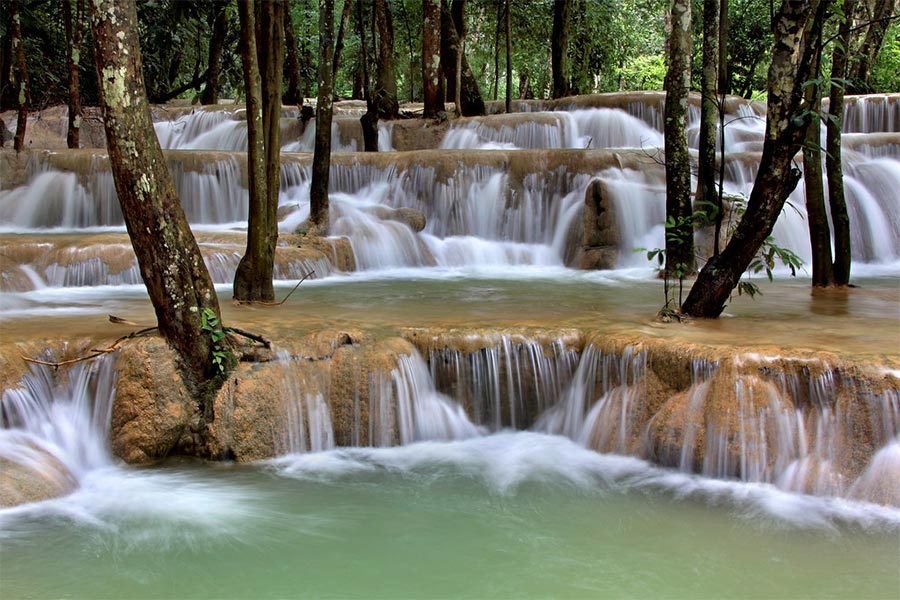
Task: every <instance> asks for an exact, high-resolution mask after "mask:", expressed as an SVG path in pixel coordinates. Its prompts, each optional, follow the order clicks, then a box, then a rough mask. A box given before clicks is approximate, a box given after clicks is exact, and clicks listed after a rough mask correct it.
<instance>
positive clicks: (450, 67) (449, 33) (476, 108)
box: [441, 0, 484, 117]
mask: <svg viewBox="0 0 900 600" xmlns="http://www.w3.org/2000/svg"><path fill="white" fill-rule="evenodd" d="M460 50H461V47H460V38H459V35H458V33H457V29H456V26H455V24H454V21H453V15H452V14H451V12H450V5H449V4H448V3H447V0H441V69H442V70H443V72H444V77H445V78H446V80H447V88H448V89H447V93H448V95H450V96H453V97H455V95H456V90H455V83H456V63H457V60H459V62H460V63H461V65H462V70H461V73H460V82H461V90H460V91H461V94H460V102H461V104H462V114H463V115H464V116H467V117H470V116H476V115H483V114H484V100H483V99H482V98H481V92H480V91H479V90H478V81H477V80H476V79H475V75H474V74H473V73H472V69H471V68H470V67H469V63H468V61H467V60H466V57H465V53H464V52H463V53H460ZM460 54H461V55H460ZM451 85H453V88H451V87H450V86H451Z"/></svg>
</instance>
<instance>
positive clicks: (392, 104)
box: [372, 0, 400, 119]
mask: <svg viewBox="0 0 900 600" xmlns="http://www.w3.org/2000/svg"><path fill="white" fill-rule="evenodd" d="M375 28H376V29H377V31H378V45H377V46H376V44H375V40H372V46H373V49H374V50H375V106H376V109H377V110H378V117H379V118H381V119H396V118H397V117H398V116H399V115H400V104H399V103H398V101H397V71H396V68H395V66H394V17H393V15H391V5H390V3H389V2H388V1H387V0H375Z"/></svg>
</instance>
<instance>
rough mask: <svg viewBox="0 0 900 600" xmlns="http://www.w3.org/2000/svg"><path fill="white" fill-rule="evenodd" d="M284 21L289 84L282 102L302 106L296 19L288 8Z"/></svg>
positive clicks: (286, 67)
mask: <svg viewBox="0 0 900 600" xmlns="http://www.w3.org/2000/svg"><path fill="white" fill-rule="evenodd" d="M283 20H284V45H285V47H286V48H287V52H286V53H285V56H286V60H285V70H286V71H287V81H288V83H287V89H286V90H285V91H284V96H282V98H281V101H282V102H283V103H285V104H287V105H289V106H300V105H301V104H303V94H301V93H300V48H299V47H298V46H297V34H296V33H295V32H294V19H293V18H292V17H291V11H290V10H288V8H287V7H286V9H285V12H284V19H283Z"/></svg>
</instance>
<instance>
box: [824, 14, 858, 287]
mask: <svg viewBox="0 0 900 600" xmlns="http://www.w3.org/2000/svg"><path fill="white" fill-rule="evenodd" d="M856 6H857V0H844V5H843V9H844V17H845V18H844V22H843V23H841V26H840V30H839V32H838V37H837V39H836V40H835V42H834V52H833V55H832V58H831V81H832V86H831V92H830V94H829V101H828V113H829V118H828V119H827V120H826V123H825V125H826V130H827V133H826V142H825V146H826V153H825V172H826V174H827V175H828V204H829V206H830V208H831V222H832V225H833V227H834V233H833V236H834V264H833V265H832V274H833V275H834V284H835V285H849V284H850V256H851V254H850V215H849V214H848V213H847V199H846V198H845V197H844V169H843V166H842V165H841V126H842V124H843V121H844V87H843V86H841V85H835V83H834V82H837V81H838V80H841V79H844V78H845V77H846V76H847V56H848V52H847V48H848V44H849V43H850V35H851V33H850V30H851V28H852V26H853V14H854V13H855V12H856Z"/></svg>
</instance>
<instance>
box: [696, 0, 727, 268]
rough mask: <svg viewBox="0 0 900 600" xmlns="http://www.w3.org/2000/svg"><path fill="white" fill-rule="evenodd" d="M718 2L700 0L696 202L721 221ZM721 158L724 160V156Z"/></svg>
mask: <svg viewBox="0 0 900 600" xmlns="http://www.w3.org/2000/svg"><path fill="white" fill-rule="evenodd" d="M719 2H720V0H703V69H702V74H701V78H700V127H699V132H698V137H699V138H700V139H699V149H698V158H697V192H696V194H695V196H694V198H695V202H696V203H697V204H698V205H699V206H700V207H702V208H703V209H704V210H707V211H709V210H710V209H711V208H712V207H716V220H717V222H719V220H720V218H721V211H722V207H721V206H720V204H719V193H718V190H717V189H716V126H717V124H718V121H719V110H720V109H721V110H722V111H724V110H725V106H724V102H723V103H722V105H721V108H720V106H719V101H718V92H719V89H718V83H719ZM723 158H724V157H723ZM719 235H720V231H718V230H717V231H716V239H715V240H713V255H716V254H718V253H719V238H718V236H719Z"/></svg>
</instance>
